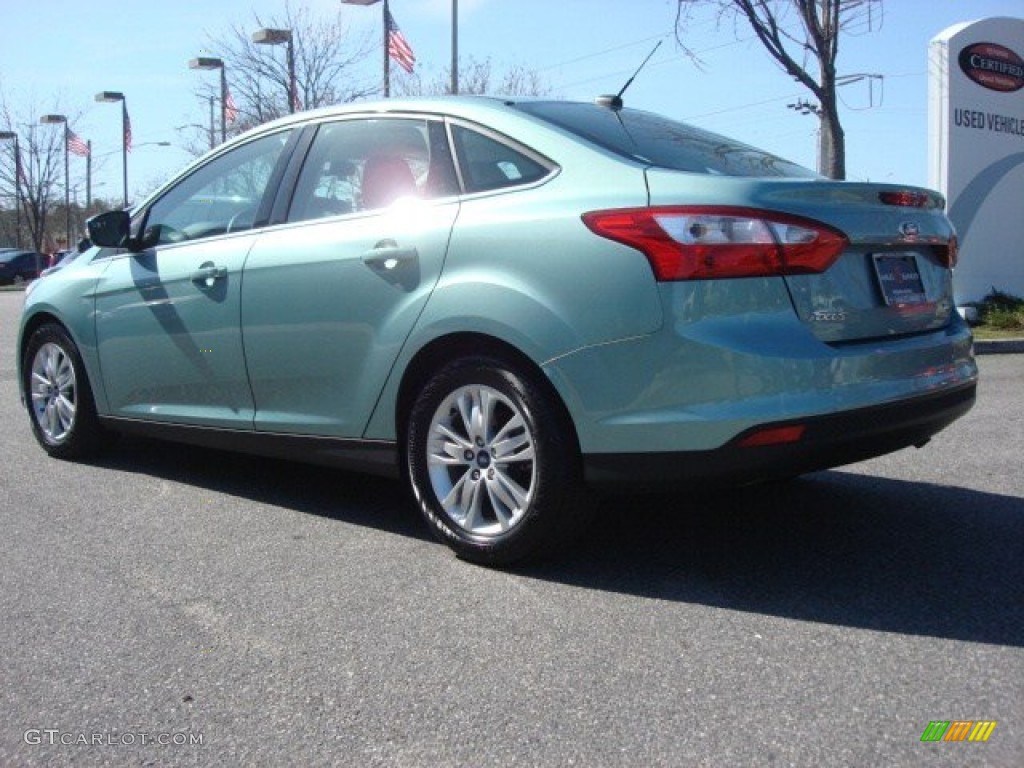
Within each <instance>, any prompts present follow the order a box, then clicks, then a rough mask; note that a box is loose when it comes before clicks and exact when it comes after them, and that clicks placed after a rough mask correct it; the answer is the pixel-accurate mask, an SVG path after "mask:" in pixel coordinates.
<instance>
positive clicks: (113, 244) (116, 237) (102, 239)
mask: <svg viewBox="0 0 1024 768" xmlns="http://www.w3.org/2000/svg"><path fill="white" fill-rule="evenodd" d="M131 223H132V219H131V216H130V215H129V214H128V211H107V212H106V213H101V214H100V215H99V216H93V217H92V218H91V219H89V221H87V222H86V223H85V226H86V229H87V230H88V231H89V239H90V240H92V242H93V244H94V245H98V246H100V247H101V248H130V247H131V242H130V241H131Z"/></svg>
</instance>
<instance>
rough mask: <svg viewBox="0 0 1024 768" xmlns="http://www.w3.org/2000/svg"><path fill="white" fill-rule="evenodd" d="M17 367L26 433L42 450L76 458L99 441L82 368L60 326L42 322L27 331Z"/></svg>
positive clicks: (101, 433)
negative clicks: (29, 429) (29, 427)
mask: <svg viewBox="0 0 1024 768" xmlns="http://www.w3.org/2000/svg"><path fill="white" fill-rule="evenodd" d="M22 370H23V375H24V377H25V385H24V386H25V394H26V400H27V404H28V410H29V417H30V422H31V425H32V433H33V434H34V435H35V438H36V440H37V441H38V442H39V444H40V445H41V446H42V447H43V449H44V450H45V451H46V452H47V453H48V454H50V455H51V456H54V457H56V458H58V459H79V458H85V457H87V456H89V455H90V454H92V453H93V452H95V451H96V450H97V449H99V448H100V447H101V446H102V445H103V443H104V442H105V438H106V433H105V432H104V430H103V428H102V427H101V426H100V424H99V419H98V418H97V416H96V405H95V403H94V401H93V397H92V390H91V389H90V388H89V380H88V378H87V377H86V373H85V366H84V365H83V364H82V358H81V356H80V355H79V354H78V349H77V348H76V347H75V343H74V342H73V341H72V340H71V337H70V336H68V334H67V332H66V331H65V330H64V329H63V328H61V327H60V326H59V325H54V324H48V325H43V326H41V327H39V328H38V329H36V330H35V332H33V334H32V336H31V337H30V338H29V341H28V345H27V347H26V348H25V357H24V365H23V367H22Z"/></svg>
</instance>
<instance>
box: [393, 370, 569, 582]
mask: <svg viewBox="0 0 1024 768" xmlns="http://www.w3.org/2000/svg"><path fill="white" fill-rule="evenodd" d="M567 422H568V419H567V417H565V416H564V415H563V413H562V412H561V410H560V409H559V408H558V407H557V405H556V404H555V403H554V402H553V401H552V397H551V395H549V394H548V393H547V392H546V391H545V390H544V389H543V388H541V387H540V386H538V384H537V383H536V382H535V381H534V380H533V378H532V377H531V376H530V375H528V374H525V373H523V372H521V371H519V370H518V369H517V368H516V367H515V366H511V365H509V364H507V363H505V362H503V361H500V360H497V359H491V358H483V357H474V358H465V359H462V360H457V361H455V362H453V363H451V364H449V365H447V366H446V367H445V368H443V369H441V370H440V371H439V372H438V373H437V374H435V375H434V377H433V378H432V379H430V381H429V382H428V383H427V385H426V386H425V387H424V388H423V390H422V391H421V393H420V395H419V397H418V398H417V399H416V402H415V404H414V405H413V407H412V411H411V414H410V417H409V424H408V430H407V440H406V446H405V449H406V450H405V452H406V470H407V474H408V478H409V481H410V483H411V486H412V491H413V494H414V496H415V497H416V501H417V502H418V504H419V507H420V510H421V512H422V513H423V515H424V517H425V518H426V520H427V522H428V523H429V524H430V527H431V530H432V531H433V532H434V534H435V535H436V536H437V537H438V538H439V539H440V540H441V541H443V542H444V543H446V544H447V545H448V546H450V547H451V548H452V549H454V550H455V552H456V554H458V555H459V556H460V557H462V558H465V559H466V560H471V561H473V562H478V563H484V564H488V565H506V564H509V563H512V562H514V561H516V560H520V559H522V558H525V557H530V556H535V555H538V554H541V553H543V552H545V551H547V550H550V549H551V548H553V547H554V546H556V545H558V544H560V543H562V542H564V541H565V540H566V539H567V538H568V537H570V536H573V535H575V534H577V533H579V532H580V531H581V530H582V528H583V527H584V525H585V521H586V517H587V514H588V513H587V510H586V504H585V500H584V495H583V492H582V482H581V472H580V469H579V467H580V461H579V451H578V448H577V447H576V441H575V440H574V439H573V436H572V435H573V433H572V427H571V424H569V423H567Z"/></svg>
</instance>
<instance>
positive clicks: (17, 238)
mask: <svg viewBox="0 0 1024 768" xmlns="http://www.w3.org/2000/svg"><path fill="white" fill-rule="evenodd" d="M11 140H13V141H14V245H15V246H16V247H17V248H21V152H19V151H18V134H16V133H15V132H14V131H0V141H11Z"/></svg>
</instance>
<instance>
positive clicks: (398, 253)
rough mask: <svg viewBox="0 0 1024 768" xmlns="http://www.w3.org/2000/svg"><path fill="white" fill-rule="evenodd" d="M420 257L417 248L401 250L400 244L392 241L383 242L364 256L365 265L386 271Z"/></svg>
mask: <svg viewBox="0 0 1024 768" xmlns="http://www.w3.org/2000/svg"><path fill="white" fill-rule="evenodd" d="M418 257H419V253H418V252H417V251H416V249H415V248H400V247H399V246H398V243H396V242H395V241H394V240H390V239H389V240H381V241H380V242H379V243H377V244H376V245H375V246H373V248H371V249H370V250H368V251H366V252H365V253H364V254H363V256H362V258H363V263H364V264H367V265H369V266H371V267H374V268H376V269H386V270H392V269H394V268H395V267H397V266H398V265H399V264H401V263H403V262H408V261H415V260H416V259H417V258H418Z"/></svg>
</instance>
